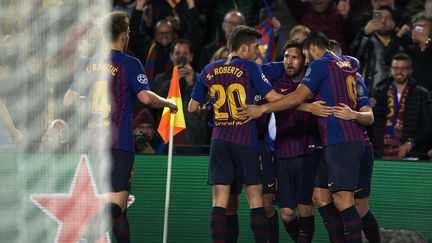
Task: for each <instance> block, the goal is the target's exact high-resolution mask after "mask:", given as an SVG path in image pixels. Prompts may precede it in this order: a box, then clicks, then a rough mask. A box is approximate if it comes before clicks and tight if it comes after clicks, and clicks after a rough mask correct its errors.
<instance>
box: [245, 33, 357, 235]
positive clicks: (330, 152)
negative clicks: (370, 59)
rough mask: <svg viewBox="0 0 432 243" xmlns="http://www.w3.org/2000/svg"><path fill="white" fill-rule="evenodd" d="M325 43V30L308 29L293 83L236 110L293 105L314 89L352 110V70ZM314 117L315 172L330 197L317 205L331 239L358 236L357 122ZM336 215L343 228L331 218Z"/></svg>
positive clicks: (257, 112)
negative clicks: (319, 147)
mask: <svg viewBox="0 0 432 243" xmlns="http://www.w3.org/2000/svg"><path fill="white" fill-rule="evenodd" d="M328 48H329V40H328V38H327V36H325V35H324V34H323V33H321V32H311V33H310V34H309V35H308V36H307V38H306V39H305V40H304V42H303V50H304V53H305V54H306V56H307V58H309V60H311V61H312V62H311V64H310V65H309V68H308V69H307V71H306V74H305V77H304V78H303V80H302V82H301V84H300V85H299V86H298V87H297V89H296V90H295V91H294V92H292V93H291V94H289V95H287V96H285V97H284V98H282V99H279V100H277V101H276V102H270V103H267V104H264V105H261V106H253V105H249V106H248V107H246V109H244V110H243V111H240V112H239V116H240V117H247V119H248V121H249V120H251V119H254V118H256V117H259V116H261V115H262V114H263V113H269V112H275V111H281V110H284V109H293V108H296V107H298V106H299V105H301V104H302V103H303V102H304V101H305V100H306V99H307V98H308V97H310V96H311V95H312V94H314V93H315V96H316V97H318V98H319V99H321V100H323V101H325V102H326V103H325V104H326V105H328V106H335V105H339V104H340V103H343V104H346V105H347V106H348V107H350V108H351V109H352V110H355V109H356V107H357V92H356V88H357V87H356V80H355V73H356V70H354V69H353V68H352V67H351V64H350V62H349V61H346V60H343V59H342V58H341V57H338V56H337V55H335V54H333V53H331V52H329V49H328ZM318 123H319V130H320V135H321V140H322V144H323V146H324V150H323V152H324V158H325V163H321V164H324V165H325V166H320V168H319V169H318V172H317V177H320V178H326V180H327V187H328V189H329V190H330V192H331V193H332V194H331V195H332V198H333V201H334V204H333V203H329V204H327V205H322V206H321V207H320V208H318V211H319V212H320V214H321V216H322V217H323V219H324V222H325V226H326V228H327V231H328V232H329V235H330V238H331V240H333V241H337V240H338V239H339V240H340V239H341V238H342V239H343V238H346V241H347V242H361V240H362V239H361V238H362V236H361V231H362V223H361V219H360V216H359V214H358V212H357V209H356V207H355V205H354V191H355V190H356V188H357V178H358V170H359V165H360V161H361V156H362V154H363V151H364V144H363V131H362V128H361V127H360V125H359V124H358V123H357V122H356V121H353V120H341V119H338V118H336V117H335V116H328V117H319V118H318ZM347 154H348V155H349V157H347V156H346V155H347ZM322 167H325V168H322ZM339 217H341V219H342V225H343V229H341V228H340V227H337V225H335V224H334V222H335V221H338V220H339ZM344 236H345V237H344Z"/></svg>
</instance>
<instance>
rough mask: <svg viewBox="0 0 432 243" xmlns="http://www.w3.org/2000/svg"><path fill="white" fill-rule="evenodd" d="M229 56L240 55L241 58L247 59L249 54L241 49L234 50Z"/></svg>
mask: <svg viewBox="0 0 432 243" xmlns="http://www.w3.org/2000/svg"><path fill="white" fill-rule="evenodd" d="M229 56H231V57H240V58H241V59H247V56H246V55H245V54H244V53H242V52H240V51H232V52H231V53H230V54H229Z"/></svg>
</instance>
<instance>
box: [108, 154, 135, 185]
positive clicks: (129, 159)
mask: <svg viewBox="0 0 432 243" xmlns="http://www.w3.org/2000/svg"><path fill="white" fill-rule="evenodd" d="M111 161H112V163H111V165H112V168H111V173H110V174H111V189H112V192H120V191H123V190H125V191H128V192H131V182H132V170H133V165H134V161H135V154H134V153H132V152H129V151H124V150H116V149H113V150H111Z"/></svg>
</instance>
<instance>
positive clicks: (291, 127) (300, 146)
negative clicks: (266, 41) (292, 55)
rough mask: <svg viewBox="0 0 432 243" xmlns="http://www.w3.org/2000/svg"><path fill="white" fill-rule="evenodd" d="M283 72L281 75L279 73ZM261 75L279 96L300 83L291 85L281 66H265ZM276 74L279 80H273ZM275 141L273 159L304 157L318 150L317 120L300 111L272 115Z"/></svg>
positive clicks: (272, 64)
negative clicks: (264, 76) (314, 149)
mask: <svg viewBox="0 0 432 243" xmlns="http://www.w3.org/2000/svg"><path fill="white" fill-rule="evenodd" d="M281 69H282V70H283V72H281V71H280V70H281ZM262 70H263V73H264V74H265V75H266V77H267V78H268V80H269V81H270V83H271V85H272V86H273V89H274V90H275V91H276V92H278V93H280V94H283V95H287V94H289V93H292V92H294V91H295V90H296V89H297V86H298V85H299V84H300V82H295V81H294V80H292V79H291V78H290V77H288V75H287V74H286V72H285V70H284V65H283V63H282V62H278V63H269V64H264V65H263V66H262ZM275 74H279V76H275ZM275 119H276V141H275V150H274V156H275V157H276V158H292V157H297V156H301V155H304V154H306V153H308V152H310V151H313V149H308V148H312V147H313V148H316V147H319V146H321V139H320V135H319V130H318V120H317V118H316V117H315V116H314V115H312V114H310V113H308V112H303V111H297V110H291V109H290V110H283V111H279V112H275Z"/></svg>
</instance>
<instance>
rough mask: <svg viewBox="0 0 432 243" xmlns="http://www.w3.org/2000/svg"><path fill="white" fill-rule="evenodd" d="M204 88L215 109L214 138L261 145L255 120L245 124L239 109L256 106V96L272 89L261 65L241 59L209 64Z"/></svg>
mask: <svg viewBox="0 0 432 243" xmlns="http://www.w3.org/2000/svg"><path fill="white" fill-rule="evenodd" d="M202 75H204V77H205V81H204V86H205V87H207V88H208V90H209V93H210V102H211V104H212V106H213V109H214V125H215V126H214V128H213V135H212V140H213V139H219V140H223V141H228V142H232V143H237V144H243V145H249V146H258V142H257V131H256V123H255V121H251V122H248V123H244V120H242V119H240V117H239V116H238V109H240V108H245V107H246V105H247V104H254V97H255V96H256V95H257V94H260V95H261V96H262V97H264V96H265V95H266V94H267V93H268V92H269V91H270V90H271V86H270V84H269V83H268V81H267V80H266V78H265V77H264V75H263V74H262V72H261V69H260V68H259V66H258V65H257V64H256V63H254V62H252V61H248V60H244V59H241V58H239V57H236V56H234V57H232V58H231V57H228V58H226V59H221V60H218V61H216V62H214V63H211V64H209V65H207V66H206V67H205V68H204V70H203V73H202V74H201V76H202Z"/></svg>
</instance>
